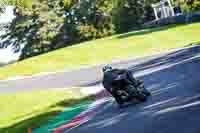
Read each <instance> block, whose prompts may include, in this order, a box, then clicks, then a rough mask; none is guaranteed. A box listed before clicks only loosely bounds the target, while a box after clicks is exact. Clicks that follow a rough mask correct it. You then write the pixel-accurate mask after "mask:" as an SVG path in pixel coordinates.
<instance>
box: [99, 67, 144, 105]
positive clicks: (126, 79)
mask: <svg viewBox="0 0 200 133" xmlns="http://www.w3.org/2000/svg"><path fill="white" fill-rule="evenodd" d="M102 70H103V74H104V75H103V82H102V83H103V86H104V88H105V89H106V90H107V91H108V92H109V93H111V94H112V96H113V97H114V98H115V100H116V102H117V103H118V104H123V101H122V100H121V99H120V97H119V96H118V94H117V91H116V90H118V89H126V86H127V85H133V86H134V87H135V88H136V87H137V86H138V85H140V84H142V83H143V82H142V81H140V80H137V79H135V78H134V77H133V75H132V72H131V71H130V70H128V69H117V68H115V69H113V68H112V67H111V66H110V65H106V66H104V67H103V69H102ZM119 75H120V76H123V77H121V78H122V79H123V80H120V81H119V82H117V80H116V79H117V78H118V77H119Z"/></svg>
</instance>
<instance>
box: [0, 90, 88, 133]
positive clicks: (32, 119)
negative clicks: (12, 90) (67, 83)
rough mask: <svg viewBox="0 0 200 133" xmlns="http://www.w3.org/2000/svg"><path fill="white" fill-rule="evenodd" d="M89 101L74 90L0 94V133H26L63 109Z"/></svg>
mask: <svg viewBox="0 0 200 133" xmlns="http://www.w3.org/2000/svg"><path fill="white" fill-rule="evenodd" d="M86 100H91V97H84V96H83V95H82V94H80V93H79V92H78V91H77V92H75V91H74V90H73V91H71V90H48V91H34V92H23V93H16V94H0V107H1V111H0V133H27V129H28V128H35V127H39V125H42V124H45V123H46V122H47V121H48V120H49V119H50V118H52V117H54V116H55V115H56V114H58V113H59V112H61V111H63V110H64V108H66V107H70V106H72V105H74V104H76V103H80V102H81V101H86Z"/></svg>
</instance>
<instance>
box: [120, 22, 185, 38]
mask: <svg viewBox="0 0 200 133" xmlns="http://www.w3.org/2000/svg"><path fill="white" fill-rule="evenodd" d="M183 25H186V24H179V25H175V24H173V25H168V26H162V27H158V28H149V29H144V30H140V31H135V32H134V31H133V32H128V33H125V34H122V35H119V36H118V38H119V39H123V38H126V37H131V36H138V35H144V34H149V33H153V32H158V31H163V30H168V29H170V28H176V27H178V26H183Z"/></svg>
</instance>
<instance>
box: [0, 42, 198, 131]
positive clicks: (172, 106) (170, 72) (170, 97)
mask: <svg viewBox="0 0 200 133" xmlns="http://www.w3.org/2000/svg"><path fill="white" fill-rule="evenodd" d="M199 54H200V47H199V46H195V47H192V48H187V49H182V50H178V51H175V52H171V53H168V54H163V55H158V56H153V57H148V58H142V59H138V60H129V61H124V62H120V63H116V64H115V66H120V67H129V68H130V69H131V70H132V71H133V72H134V73H135V75H136V76H137V77H138V78H139V79H142V80H143V81H144V83H145V86H146V87H147V89H149V90H150V91H151V92H152V96H151V97H150V98H149V99H148V101H147V102H145V103H141V104H134V105H131V106H128V107H127V108H124V109H119V108H117V106H116V104H115V102H113V100H112V98H111V99H110V100H109V101H107V102H105V103H104V104H103V105H102V106H101V109H99V110H98V112H96V113H97V114H96V115H95V116H94V117H93V118H92V119H91V120H90V121H88V122H86V123H85V124H83V125H81V126H79V127H77V128H74V129H73V130H70V131H67V130H66V131H65V132H69V133H111V132H116V133H200V126H199V123H200V115H199V114H200V113H199V112H200V67H199V66H200V56H199ZM101 67H102V66H97V67H92V68H88V69H82V70H79V71H73V72H64V73H56V74H50V75H46V76H38V77H33V78H28V79H24V80H14V81H1V82H0V91H1V92H16V91H22V90H26V89H27V88H30V89H35V88H38V89H40V88H43V89H45V88H49V87H50V88H60V87H66V85H67V86H74V85H76V86H77V85H86V86H87V85H88V86H90V85H95V84H98V83H99V82H98V81H99V80H100V79H101V76H102V75H101Z"/></svg>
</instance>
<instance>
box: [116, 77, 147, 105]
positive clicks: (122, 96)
mask: <svg viewBox="0 0 200 133" xmlns="http://www.w3.org/2000/svg"><path fill="white" fill-rule="evenodd" d="M124 78H125V77H124V75H119V76H118V77H117V78H116V79H115V80H114V81H115V82H122V80H124ZM136 86H137V87H135V85H134V84H129V85H126V86H125V87H124V88H123V89H120V88H119V89H117V90H113V91H116V92H115V95H113V97H114V98H115V100H116V102H117V103H118V104H119V105H120V106H121V105H123V104H124V103H125V102H130V101H132V100H139V101H140V102H145V101H146V100H147V97H148V96H150V95H151V93H150V92H149V91H148V90H147V89H146V88H145V87H144V83H143V82H141V81H139V80H137V85H136Z"/></svg>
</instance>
